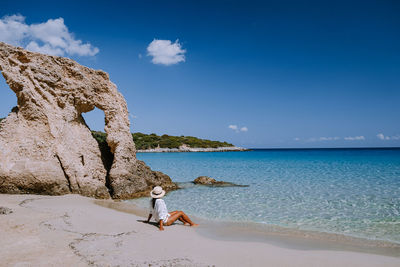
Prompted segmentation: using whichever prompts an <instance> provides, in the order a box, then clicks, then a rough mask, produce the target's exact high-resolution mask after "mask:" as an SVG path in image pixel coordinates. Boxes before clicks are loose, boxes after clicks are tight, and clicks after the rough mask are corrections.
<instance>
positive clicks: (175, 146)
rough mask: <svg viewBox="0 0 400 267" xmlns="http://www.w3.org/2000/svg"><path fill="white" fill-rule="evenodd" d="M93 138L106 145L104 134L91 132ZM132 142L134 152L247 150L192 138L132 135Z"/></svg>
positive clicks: (153, 134) (218, 142) (228, 144)
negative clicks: (134, 148)
mask: <svg viewBox="0 0 400 267" xmlns="http://www.w3.org/2000/svg"><path fill="white" fill-rule="evenodd" d="M92 135H93V137H94V138H95V139H96V140H97V142H98V143H99V145H100V146H102V144H103V143H106V134H105V133H104V132H100V131H92ZM132 138H133V142H134V143H135V145H136V152H144V153H149V152H224V151H246V150H248V149H247V148H243V147H236V146H234V145H233V144H230V143H227V142H220V141H212V140H207V139H200V138H197V137H193V136H183V135H182V136H172V135H166V134H164V135H161V136H159V135H157V134H155V133H152V134H144V133H133V134H132Z"/></svg>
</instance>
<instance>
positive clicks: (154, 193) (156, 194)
mask: <svg viewBox="0 0 400 267" xmlns="http://www.w3.org/2000/svg"><path fill="white" fill-rule="evenodd" d="M164 195H165V191H164V190H163V189H162V187H161V186H156V187H154V188H153V190H151V192H150V196H151V197H152V198H162V197H163V196H164Z"/></svg>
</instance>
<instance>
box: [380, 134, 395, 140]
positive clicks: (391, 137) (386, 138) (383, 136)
mask: <svg viewBox="0 0 400 267" xmlns="http://www.w3.org/2000/svg"><path fill="white" fill-rule="evenodd" d="M376 137H378V139H380V140H400V135H394V136H385V135H384V134H382V133H379V134H377V135H376Z"/></svg>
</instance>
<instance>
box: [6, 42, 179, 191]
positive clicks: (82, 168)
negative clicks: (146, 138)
mask: <svg viewBox="0 0 400 267" xmlns="http://www.w3.org/2000/svg"><path fill="white" fill-rule="evenodd" d="M0 71H1V72H2V74H3V76H4V78H5V79H6V82H7V84H8V85H9V86H10V88H11V89H12V90H13V91H14V92H15V94H16V96H17V99H18V106H17V107H15V108H14V109H13V110H12V112H11V113H10V114H9V115H8V117H7V118H6V119H5V120H3V121H2V122H1V125H0V192H3V193H37V194H50V195H60V194H65V193H78V194H82V195H85V196H91V197H97V198H108V197H110V195H111V196H112V197H113V198H130V197H134V196H138V195H143V194H145V193H147V192H148V191H149V190H151V188H152V186H154V185H161V186H163V187H165V188H166V189H175V188H176V185H175V184H174V183H172V181H171V179H170V178H169V177H168V176H167V175H165V174H162V173H160V172H154V171H152V170H150V168H149V167H147V166H146V165H145V164H144V163H143V162H141V161H137V160H136V154H135V153H136V151H135V145H134V143H133V140H132V136H131V133H130V129H129V117H128V109H127V105H126V102H125V99H124V97H123V96H122V95H121V94H120V93H119V92H118V90H117V87H116V85H115V84H113V83H112V82H111V81H110V80H109V77H108V74H107V73H105V72H103V71H101V70H93V69H90V68H87V67H84V66H82V65H80V64H78V63H76V62H75V61H73V60H71V59H68V58H63V57H56V56H48V55H43V54H39V53H33V52H29V51H26V50H24V49H22V48H18V47H14V46H11V45H8V44H5V43H1V42H0ZM94 108H98V109H100V110H102V111H104V115H105V131H106V133H107V144H108V146H109V147H110V150H111V153H112V154H113V162H112V164H111V163H110V164H108V165H110V166H111V168H110V169H107V168H106V166H107V164H106V163H105V162H103V161H102V157H101V151H100V149H99V144H98V143H97V142H96V140H95V139H94V138H93V137H92V134H91V132H90V129H89V128H88V126H87V125H86V123H85V121H84V119H83V117H82V115H81V114H82V113H84V112H89V111H92V110H93V109H94Z"/></svg>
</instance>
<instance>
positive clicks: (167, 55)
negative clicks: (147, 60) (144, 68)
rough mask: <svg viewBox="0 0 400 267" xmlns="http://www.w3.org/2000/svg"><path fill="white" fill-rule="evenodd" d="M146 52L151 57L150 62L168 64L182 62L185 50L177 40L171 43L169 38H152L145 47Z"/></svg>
mask: <svg viewBox="0 0 400 267" xmlns="http://www.w3.org/2000/svg"><path fill="white" fill-rule="evenodd" d="M147 53H148V55H149V56H151V57H153V59H152V60H151V62H153V63H154V64H161V65H166V66H169V65H173V64H177V63H179V62H184V61H185V53H186V50H184V49H182V45H181V44H180V43H179V42H178V40H176V41H175V43H172V42H171V41H170V40H157V39H154V40H153V41H152V42H151V43H150V44H149V46H148V47H147Z"/></svg>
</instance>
